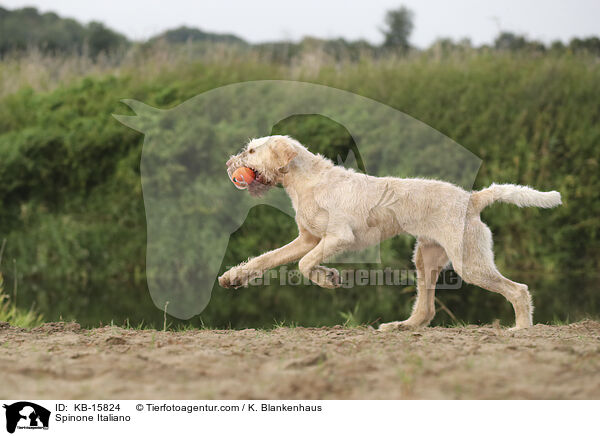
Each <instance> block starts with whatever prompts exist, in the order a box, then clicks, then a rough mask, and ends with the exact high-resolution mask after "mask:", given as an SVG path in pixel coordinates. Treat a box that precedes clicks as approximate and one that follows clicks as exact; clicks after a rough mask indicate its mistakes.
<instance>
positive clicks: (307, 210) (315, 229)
mask: <svg viewBox="0 0 600 436" xmlns="http://www.w3.org/2000/svg"><path fill="white" fill-rule="evenodd" d="M292 204H293V206H294V209H295V210H296V222H297V223H298V224H299V225H301V226H302V227H304V228H305V229H306V230H308V231H309V232H310V233H312V234H313V235H315V236H318V237H323V236H325V234H326V233H327V225H328V222H329V219H330V217H329V214H328V213H327V211H326V210H325V209H323V208H322V207H319V206H318V204H317V203H316V202H315V201H314V200H312V199H302V198H297V199H296V201H295V202H294V201H292Z"/></svg>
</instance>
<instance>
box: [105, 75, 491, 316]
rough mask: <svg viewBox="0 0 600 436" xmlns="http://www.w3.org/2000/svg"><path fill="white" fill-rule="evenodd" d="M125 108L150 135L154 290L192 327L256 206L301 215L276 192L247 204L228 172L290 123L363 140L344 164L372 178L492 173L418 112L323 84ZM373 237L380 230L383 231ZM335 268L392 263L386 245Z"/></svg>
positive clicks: (458, 178)
mask: <svg viewBox="0 0 600 436" xmlns="http://www.w3.org/2000/svg"><path fill="white" fill-rule="evenodd" d="M123 103H125V104H126V105H127V106H129V108H130V109H131V111H132V112H130V113H129V114H127V115H125V114H123V115H117V114H115V115H114V117H115V118H116V119H117V120H118V121H120V122H121V123H123V124H124V125H126V126H128V127H131V128H132V129H135V130H137V131H139V132H141V133H143V135H144V140H143V148H142V153H141V158H140V175H141V182H142V183H141V184H142V189H141V193H142V195H143V201H144V208H145V213H146V230H147V233H146V234H147V240H146V279H147V282H148V290H149V292H150V296H151V297H152V300H153V302H154V304H155V305H156V307H158V308H160V310H161V311H162V310H164V311H166V312H167V313H168V314H169V315H171V316H174V317H177V318H180V319H190V318H192V317H193V316H196V315H198V314H200V313H202V311H203V310H204V309H205V308H206V306H207V305H208V303H209V301H210V299H211V294H212V292H213V289H220V287H219V284H218V282H217V278H218V276H219V272H220V271H221V270H222V268H223V267H224V266H227V265H224V263H225V262H235V260H233V259H230V260H227V261H226V260H225V259H226V258H227V256H226V255H227V253H228V251H229V252H230V253H231V251H232V250H233V249H235V248H234V247H229V246H230V238H231V237H232V235H234V234H235V233H236V232H238V231H239V230H240V229H241V228H242V226H243V225H244V222H245V220H246V217H247V216H248V215H249V213H250V211H251V210H252V209H253V208H254V207H257V206H260V207H265V206H266V207H270V208H272V209H277V210H273V211H271V213H273V214H277V213H280V212H282V213H283V214H285V215H288V216H289V217H290V220H293V219H294V217H295V216H296V211H295V210H294V209H293V207H292V206H293V203H292V201H290V198H289V196H288V195H287V193H286V191H285V189H284V188H283V187H279V186H275V185H274V186H273V189H269V190H268V192H264V193H263V195H262V196H256V197H255V196H252V195H243V194H241V193H240V192H238V191H237V190H236V188H235V186H234V185H233V184H232V183H231V180H230V178H229V177H228V174H227V173H226V171H225V170H226V162H227V161H228V160H229V159H230V158H231V157H232V156H234V155H238V154H239V153H240V150H241V148H242V147H244V146H245V145H246V144H248V142H249V140H250V139H251V138H263V137H267V136H271V135H273V134H274V133H273V128H274V126H277V125H278V124H279V123H281V122H283V121H285V120H289V119H292V117H298V116H302V117H313V116H317V115H318V116H319V117H322V118H326V119H328V120H330V121H331V122H332V123H336V124H337V125H339V126H342V127H344V129H345V131H346V132H347V134H348V136H349V137H350V138H352V143H353V146H352V148H350V149H349V150H351V151H352V153H351V154H350V153H349V151H348V152H346V151H344V152H343V153H342V154H343V155H342V156H340V158H338V159H337V161H338V162H337V163H338V164H339V165H342V166H345V167H346V168H352V169H353V170H354V171H356V172H361V173H365V174H369V175H370V176H379V177H387V176H389V175H394V176H396V177H403V178H426V179H436V180H444V181H446V182H451V183H454V184H455V185H458V186H461V187H463V188H464V189H466V190H470V189H471V188H472V186H473V183H474V181H475V176H476V175H477V172H478V170H479V167H480V165H481V159H479V158H478V157H477V156H475V155H474V154H473V153H471V152H470V151H469V150H467V149H465V148H464V147H462V146H460V145H459V144H457V143H456V142H454V141H453V140H452V139H450V138H448V137H446V136H445V135H443V134H442V133H440V132H438V131H436V130H435V129H433V128H432V127H430V126H428V125H426V124H425V123H423V122H421V121H419V120H416V119H415V118H412V117H411V116H409V115H407V114H404V113H402V112H400V111H398V110H396V109H394V108H392V107H390V106H387V105H385V104H383V103H379V102H376V101H374V100H371V99H369V98H366V97H363V96H360V95H357V94H353V93H350V92H347V91H344V90H340V89H335V88H331V87H327V86H323V85H316V84H312V83H305V82H294V81H285V80H281V81H280V80H260V81H255V82H242V83H235V84H230V85H226V86H223V87H220V88H216V89H211V90H208V91H206V92H203V93H201V94H199V95H197V96H195V97H193V98H191V99H189V100H186V101H185V102H182V103H181V104H179V105H178V106H175V107H172V108H169V109H158V108H154V107H151V106H148V105H147V104H144V103H142V102H140V101H135V100H123ZM309 119H312V118H306V120H309ZM306 122H307V123H308V122H309V121H306ZM309 124H310V123H309ZM280 133H286V134H287V133H289V132H284V131H282V132H280ZM315 140H316V139H315ZM310 142H311V141H307V142H305V143H304V145H305V146H306V147H307V148H308V149H309V150H310V149H314V148H313V146H314V145H316V144H311V143H310ZM321 145H323V143H322V144H321ZM330 157H331V158H335V156H330ZM358 160H360V166H359V165H358ZM396 200H397V198H396V197H395V196H394V193H393V192H392V191H391V190H390V189H388V190H386V191H385V192H383V195H381V194H380V196H374V197H373V198H372V199H371V203H372V204H371V207H372V209H373V210H372V211H371V214H370V216H369V222H372V223H375V222H377V221H378V220H380V219H382V217H386V216H390V219H392V220H393V219H396V217H395V215H394V214H393V210H394V207H395V205H396ZM325 219H328V218H325ZM401 225H402V223H401V222H398V223H397V226H401ZM367 231H368V232H370V233H373V234H376V233H377V232H378V231H379V230H378V229H377V228H376V226H374V225H373V226H368V230H367ZM370 239H377V237H376V235H372V236H371V237H370ZM228 247H229V248H228ZM244 255H245V254H244ZM333 260H334V261H335V263H350V264H357V263H360V264H362V263H373V264H379V263H381V262H382V259H381V255H380V246H379V244H374V245H372V246H369V247H365V248H364V249H362V250H357V251H348V252H343V253H339V254H338V255H335V259H333ZM236 263H237V262H236Z"/></svg>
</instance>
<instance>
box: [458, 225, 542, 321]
mask: <svg viewBox="0 0 600 436" xmlns="http://www.w3.org/2000/svg"><path fill="white" fill-rule="evenodd" d="M463 246H464V252H462V253H461V252H460V251H457V250H449V251H448V254H449V255H450V259H451V260H452V265H453V267H454V269H455V271H456V272H457V273H458V275H460V276H461V277H462V279H463V280H465V281H466V282H468V283H472V284H474V285H476V286H479V287H481V288H484V289H487V290H488V291H492V292H497V293H499V294H501V295H503V296H504V297H505V298H506V299H507V300H508V301H509V302H510V303H511V304H512V305H513V308H514V310H515V319H516V328H517V329H521V328H526V327H531V325H532V315H533V306H532V303H531V295H530V294H529V290H528V288H527V285H525V284H523V283H516V282H513V281H512V280H509V279H507V278H506V277H504V276H503V275H502V274H500V272H499V271H498V269H497V268H496V265H495V263H494V253H493V251H492V233H491V232H490V229H489V228H488V227H487V226H486V225H485V224H484V223H482V222H481V221H480V220H479V217H477V218H471V219H470V220H469V221H468V223H467V225H466V226H465V233H464V238H463Z"/></svg>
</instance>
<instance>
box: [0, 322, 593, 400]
mask: <svg viewBox="0 0 600 436" xmlns="http://www.w3.org/2000/svg"><path fill="white" fill-rule="evenodd" d="M0 396H1V397H2V398H11V399H21V398H33V399H36V398H61V399H86V398H94V399H104V398H115V399H116V398H122V399H127V398H132V399H134V398H156V399H159V398H162V399H193V398H196V399H246V398H247V399H278V398H286V399H390V398H395V399H402V398H407V399H414V398H430V399H438V398H448V399H452V398H463V399H476V398H514V399H517V398H519V399H528V398H539V399H542V398H563V399H567V398H594V399H600V323H598V322H594V321H584V322H581V323H577V324H571V325H567V326H546V325H537V326H535V327H533V328H531V329H529V330H526V331H517V332H512V331H508V330H506V329H499V328H493V327H490V326H486V327H477V326H467V327H465V328H439V327H438V328H425V329H420V330H418V331H410V332H396V333H379V332H376V331H374V330H372V329H370V328H355V329H346V328H342V327H333V328H277V329H275V330H271V331H260V330H259V331H257V330H242V331H218V330H194V331H187V332H157V331H153V330H143V331H135V330H125V329H120V328H114V327H105V328H99V329H93V330H82V329H80V328H79V326H78V325H77V324H73V323H70V324H69V323H67V324H65V323H49V324H45V325H43V326H41V327H38V328H35V329H33V330H23V329H18V328H14V327H9V326H8V325H7V324H5V323H4V324H0Z"/></svg>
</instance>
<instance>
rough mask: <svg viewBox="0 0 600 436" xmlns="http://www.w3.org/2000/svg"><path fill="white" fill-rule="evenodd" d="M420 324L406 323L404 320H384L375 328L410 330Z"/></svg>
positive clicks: (387, 330) (391, 330)
mask: <svg viewBox="0 0 600 436" xmlns="http://www.w3.org/2000/svg"><path fill="white" fill-rule="evenodd" d="M419 327H420V325H415V324H411V323H408V322H406V321H394V322H386V323H384V324H380V325H379V328H378V329H377V330H378V331H380V332H393V331H401V330H412V329H416V328H419Z"/></svg>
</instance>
